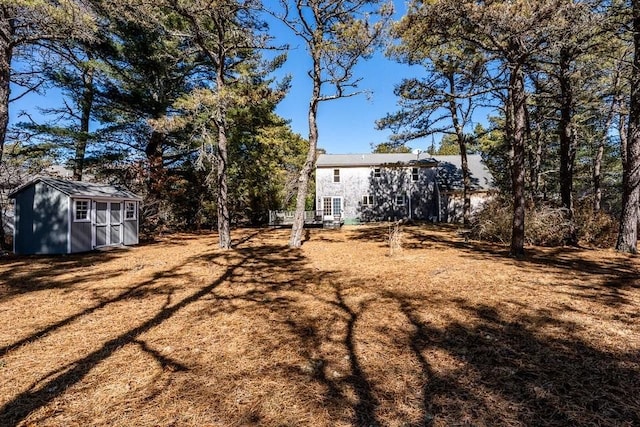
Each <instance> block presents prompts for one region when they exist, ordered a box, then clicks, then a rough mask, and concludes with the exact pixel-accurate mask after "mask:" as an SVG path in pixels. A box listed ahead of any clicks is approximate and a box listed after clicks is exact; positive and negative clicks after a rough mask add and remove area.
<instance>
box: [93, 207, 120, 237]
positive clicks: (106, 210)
mask: <svg viewBox="0 0 640 427" xmlns="http://www.w3.org/2000/svg"><path fill="white" fill-rule="evenodd" d="M93 208H94V211H95V215H96V216H95V223H94V227H95V242H94V247H100V246H108V245H119V244H121V243H122V203H120V202H94V203H93Z"/></svg>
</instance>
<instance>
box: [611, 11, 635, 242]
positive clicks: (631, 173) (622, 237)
mask: <svg viewBox="0 0 640 427" xmlns="http://www.w3.org/2000/svg"><path fill="white" fill-rule="evenodd" d="M632 5H633V47H634V55H633V70H632V75H631V85H630V86H631V99H630V102H629V125H628V134H627V135H628V136H627V141H626V144H625V145H626V147H625V148H626V150H625V155H624V156H623V160H624V165H623V166H624V169H623V172H622V185H623V189H622V214H621V217H620V229H619V232H618V242H617V244H616V249H617V250H619V251H621V252H630V253H634V254H635V253H637V251H638V248H637V246H638V219H639V218H638V214H639V212H638V208H639V206H638V200H639V199H640V0H633V1H632Z"/></svg>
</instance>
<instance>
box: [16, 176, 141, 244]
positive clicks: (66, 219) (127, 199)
mask: <svg viewBox="0 0 640 427" xmlns="http://www.w3.org/2000/svg"><path fill="white" fill-rule="evenodd" d="M94 194H95V196H94ZM9 197H11V198H14V199H15V211H14V212H15V214H14V229H15V232H14V252H15V253H16V254H25V255H27V254H65V253H75V252H86V251H90V250H93V249H94V248H96V247H100V246H104V245H106V244H111V245H120V244H127V245H134V244H137V243H138V226H139V222H138V221H139V201H140V198H139V197H138V196H136V195H135V194H134V193H131V192H129V191H127V190H124V189H121V188H119V187H114V186H108V185H102V184H92V183H85V182H74V181H66V180H57V179H52V178H36V179H35V180H34V181H32V182H30V183H27V184H25V185H23V186H22V187H20V188H18V189H16V190H14V191H13V192H11V193H10V194H9ZM78 200H83V201H86V202H87V203H88V206H89V212H88V217H87V218H84V219H81V220H75V209H76V201H78ZM94 202H95V203H94ZM96 203H97V205H100V204H102V205H105V206H110V207H112V208H113V209H114V210H112V211H110V212H109V213H107V214H106V215H107V217H106V218H105V219H103V220H102V221H100V223H99V224H98V223H97V221H96V212H95V211H94V209H95V206H96ZM126 203H133V204H134V205H135V218H133V219H128V220H127V219H125V218H124V217H125V204H126ZM104 214H105V213H104V211H103V216H104ZM98 231H100V232H101V233H102V234H103V237H104V234H105V233H109V235H108V236H109V237H110V239H106V238H103V239H102V240H100V241H98V239H97V238H96V235H97V234H98Z"/></svg>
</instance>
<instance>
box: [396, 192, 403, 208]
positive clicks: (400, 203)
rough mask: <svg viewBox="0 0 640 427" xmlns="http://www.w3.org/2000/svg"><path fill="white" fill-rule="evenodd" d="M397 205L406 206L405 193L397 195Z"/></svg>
mask: <svg viewBox="0 0 640 427" xmlns="http://www.w3.org/2000/svg"><path fill="white" fill-rule="evenodd" d="M396 206H404V194H397V195H396Z"/></svg>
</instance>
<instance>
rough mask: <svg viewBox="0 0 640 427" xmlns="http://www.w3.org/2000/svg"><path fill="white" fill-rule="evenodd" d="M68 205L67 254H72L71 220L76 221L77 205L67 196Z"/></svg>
mask: <svg viewBox="0 0 640 427" xmlns="http://www.w3.org/2000/svg"><path fill="white" fill-rule="evenodd" d="M67 205H69V208H68V209H67V224H68V225H67V253H68V254H70V253H71V228H72V227H71V219H72V218H73V219H75V216H76V215H75V206H74V205H75V203H74V202H73V199H72V198H71V197H70V196H67Z"/></svg>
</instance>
